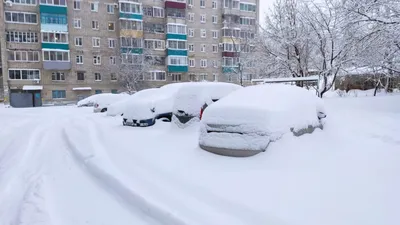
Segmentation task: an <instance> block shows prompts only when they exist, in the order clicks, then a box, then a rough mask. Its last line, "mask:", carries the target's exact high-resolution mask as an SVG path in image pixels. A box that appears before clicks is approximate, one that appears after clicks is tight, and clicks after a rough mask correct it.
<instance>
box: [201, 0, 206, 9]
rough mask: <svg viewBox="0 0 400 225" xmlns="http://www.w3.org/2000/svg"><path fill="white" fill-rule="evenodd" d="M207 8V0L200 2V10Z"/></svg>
mask: <svg viewBox="0 0 400 225" xmlns="http://www.w3.org/2000/svg"><path fill="white" fill-rule="evenodd" d="M205 7H206V0H200V8H205Z"/></svg>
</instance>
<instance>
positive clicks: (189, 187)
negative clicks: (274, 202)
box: [89, 119, 284, 224]
mask: <svg viewBox="0 0 400 225" xmlns="http://www.w3.org/2000/svg"><path fill="white" fill-rule="evenodd" d="M89 121H90V122H91V125H90V127H89V133H90V136H91V139H92V142H95V143H96V145H97V146H98V147H97V148H96V150H97V154H96V153H92V154H91V155H92V157H93V156H97V155H99V154H100V157H104V158H109V157H108V155H107V151H106V150H105V149H104V146H107V144H105V143H104V142H103V141H102V140H105V136H104V134H103V133H102V132H101V131H103V130H104V129H103V128H102V127H101V126H99V125H98V123H96V122H95V121H94V120H93V119H89ZM108 147H112V146H108ZM111 149H112V148H111ZM132 165H134V168H135V169H134V170H135V171H130V172H134V173H135V174H136V177H137V178H138V179H139V177H140V178H141V179H140V180H141V181H140V183H146V184H147V185H146V187H151V189H152V190H153V193H164V194H163V197H164V198H165V199H168V200H169V201H170V202H174V205H176V204H178V205H180V206H181V207H180V208H183V209H184V208H188V207H190V208H193V206H194V205H195V206H196V207H194V208H196V212H194V211H193V210H192V211H190V210H189V211H188V212H186V214H193V215H192V216H193V217H197V219H196V224H221V223H229V222H230V224H249V223H250V224H265V223H266V222H269V223H273V224H284V223H283V222H282V221H280V220H279V219H277V218H273V217H271V216H266V215H265V214H263V213H260V212H256V211H254V210H252V209H249V208H247V207H245V206H243V205H238V204H237V203H234V202H231V201H229V200H227V199H225V198H222V197H220V196H217V195H215V194H213V193H210V192H209V191H207V190H205V189H204V188H201V187H199V186H196V185H193V184H190V183H188V182H184V181H182V180H180V179H178V178H177V177H176V176H173V175H171V174H168V173H166V172H165V171H163V170H162V168H159V169H155V168H154V165H152V164H151V163H149V162H147V161H146V160H144V159H143V157H142V158H135V163H134V164H132ZM155 180H157V181H160V180H162V181H163V182H162V184H163V186H162V187H161V186H159V184H160V182H156V181H155ZM165 184H168V185H165ZM125 185H127V184H125ZM185 192H186V193H185ZM193 193H196V194H195V195H193ZM188 204H189V206H188ZM203 209H207V210H205V211H204V210H203ZM202 210H203V211H202ZM185 216H187V215H185ZM217 218H219V220H218V219H217ZM197 220H198V221H197ZM228 221H229V222H228ZM193 222H194V221H191V222H190V224H193Z"/></svg>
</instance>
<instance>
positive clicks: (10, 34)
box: [6, 31, 39, 43]
mask: <svg viewBox="0 0 400 225" xmlns="http://www.w3.org/2000/svg"><path fill="white" fill-rule="evenodd" d="M6 41H7V42H18V43H37V42H39V40H38V33H34V32H25V31H7V32H6Z"/></svg>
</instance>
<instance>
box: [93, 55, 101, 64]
mask: <svg viewBox="0 0 400 225" xmlns="http://www.w3.org/2000/svg"><path fill="white" fill-rule="evenodd" d="M93 64H94V65H101V56H99V55H95V56H93Z"/></svg>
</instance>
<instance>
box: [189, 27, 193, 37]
mask: <svg viewBox="0 0 400 225" xmlns="http://www.w3.org/2000/svg"><path fill="white" fill-rule="evenodd" d="M189 37H194V29H193V28H190V29H189Z"/></svg>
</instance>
